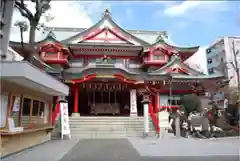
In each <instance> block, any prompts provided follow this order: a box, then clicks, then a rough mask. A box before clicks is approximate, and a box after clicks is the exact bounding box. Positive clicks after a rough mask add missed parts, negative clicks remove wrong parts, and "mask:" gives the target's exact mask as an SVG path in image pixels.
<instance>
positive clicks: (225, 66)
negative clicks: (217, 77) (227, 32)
mask: <svg viewBox="0 0 240 161" xmlns="http://www.w3.org/2000/svg"><path fill="white" fill-rule="evenodd" d="M233 43H234V46H235V51H236V52H237V51H240V36H235V37H222V38H219V39H217V40H216V41H214V43H213V44H212V45H211V46H210V47H209V48H207V49H206V57H207V69H208V74H214V73H215V72H217V71H220V72H221V73H222V74H224V75H225V76H226V77H227V78H228V79H230V84H229V85H230V86H231V87H234V86H237V74H236V72H235V70H234V68H233V66H232V65H231V63H230V62H232V61H234V54H233V50H232V48H233ZM237 60H238V66H240V54H238V58H237Z"/></svg>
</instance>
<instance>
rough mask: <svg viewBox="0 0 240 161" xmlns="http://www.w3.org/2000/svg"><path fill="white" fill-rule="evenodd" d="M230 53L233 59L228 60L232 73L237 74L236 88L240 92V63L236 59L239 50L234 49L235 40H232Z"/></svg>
mask: <svg viewBox="0 0 240 161" xmlns="http://www.w3.org/2000/svg"><path fill="white" fill-rule="evenodd" d="M232 54H233V58H232V59H233V60H232V61H231V62H230V64H231V66H232V68H233V69H234V74H236V76H237V89H238V92H240V69H239V68H240V67H239V66H240V64H239V60H238V56H239V50H236V48H235V42H234V41H233V42H232ZM239 99H240V95H239Z"/></svg>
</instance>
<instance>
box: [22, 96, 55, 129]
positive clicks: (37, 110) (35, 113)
mask: <svg viewBox="0 0 240 161" xmlns="http://www.w3.org/2000/svg"><path fill="white" fill-rule="evenodd" d="M46 111H47V110H46ZM49 114H50V112H47V113H46V112H45V102H42V101H39V100H37V99H30V98H24V99H23V107H22V116H21V123H22V126H23V127H25V128H37V127H39V126H42V125H44V124H47V123H48V118H49V117H48V116H49Z"/></svg>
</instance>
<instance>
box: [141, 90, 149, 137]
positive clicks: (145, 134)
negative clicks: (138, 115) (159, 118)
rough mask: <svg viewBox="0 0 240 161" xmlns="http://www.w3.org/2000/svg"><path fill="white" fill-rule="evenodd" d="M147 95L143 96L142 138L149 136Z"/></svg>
mask: <svg viewBox="0 0 240 161" xmlns="http://www.w3.org/2000/svg"><path fill="white" fill-rule="evenodd" d="M149 102H150V101H149V95H148V94H144V95H143V101H142V103H143V112H144V133H143V137H147V136H148V135H149V111H148V108H149V107H148V104H149Z"/></svg>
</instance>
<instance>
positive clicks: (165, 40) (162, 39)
mask: <svg viewBox="0 0 240 161" xmlns="http://www.w3.org/2000/svg"><path fill="white" fill-rule="evenodd" d="M157 44H162V45H165V46H169V47H172V48H174V49H176V50H177V51H186V52H196V51H197V50H198V49H199V46H191V47H186V46H182V47H180V46H177V45H174V44H171V43H170V42H169V40H168V38H167V37H166V36H165V35H159V36H158V37H157V38H156V42H155V43H153V44H152V46H154V45H157Z"/></svg>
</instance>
